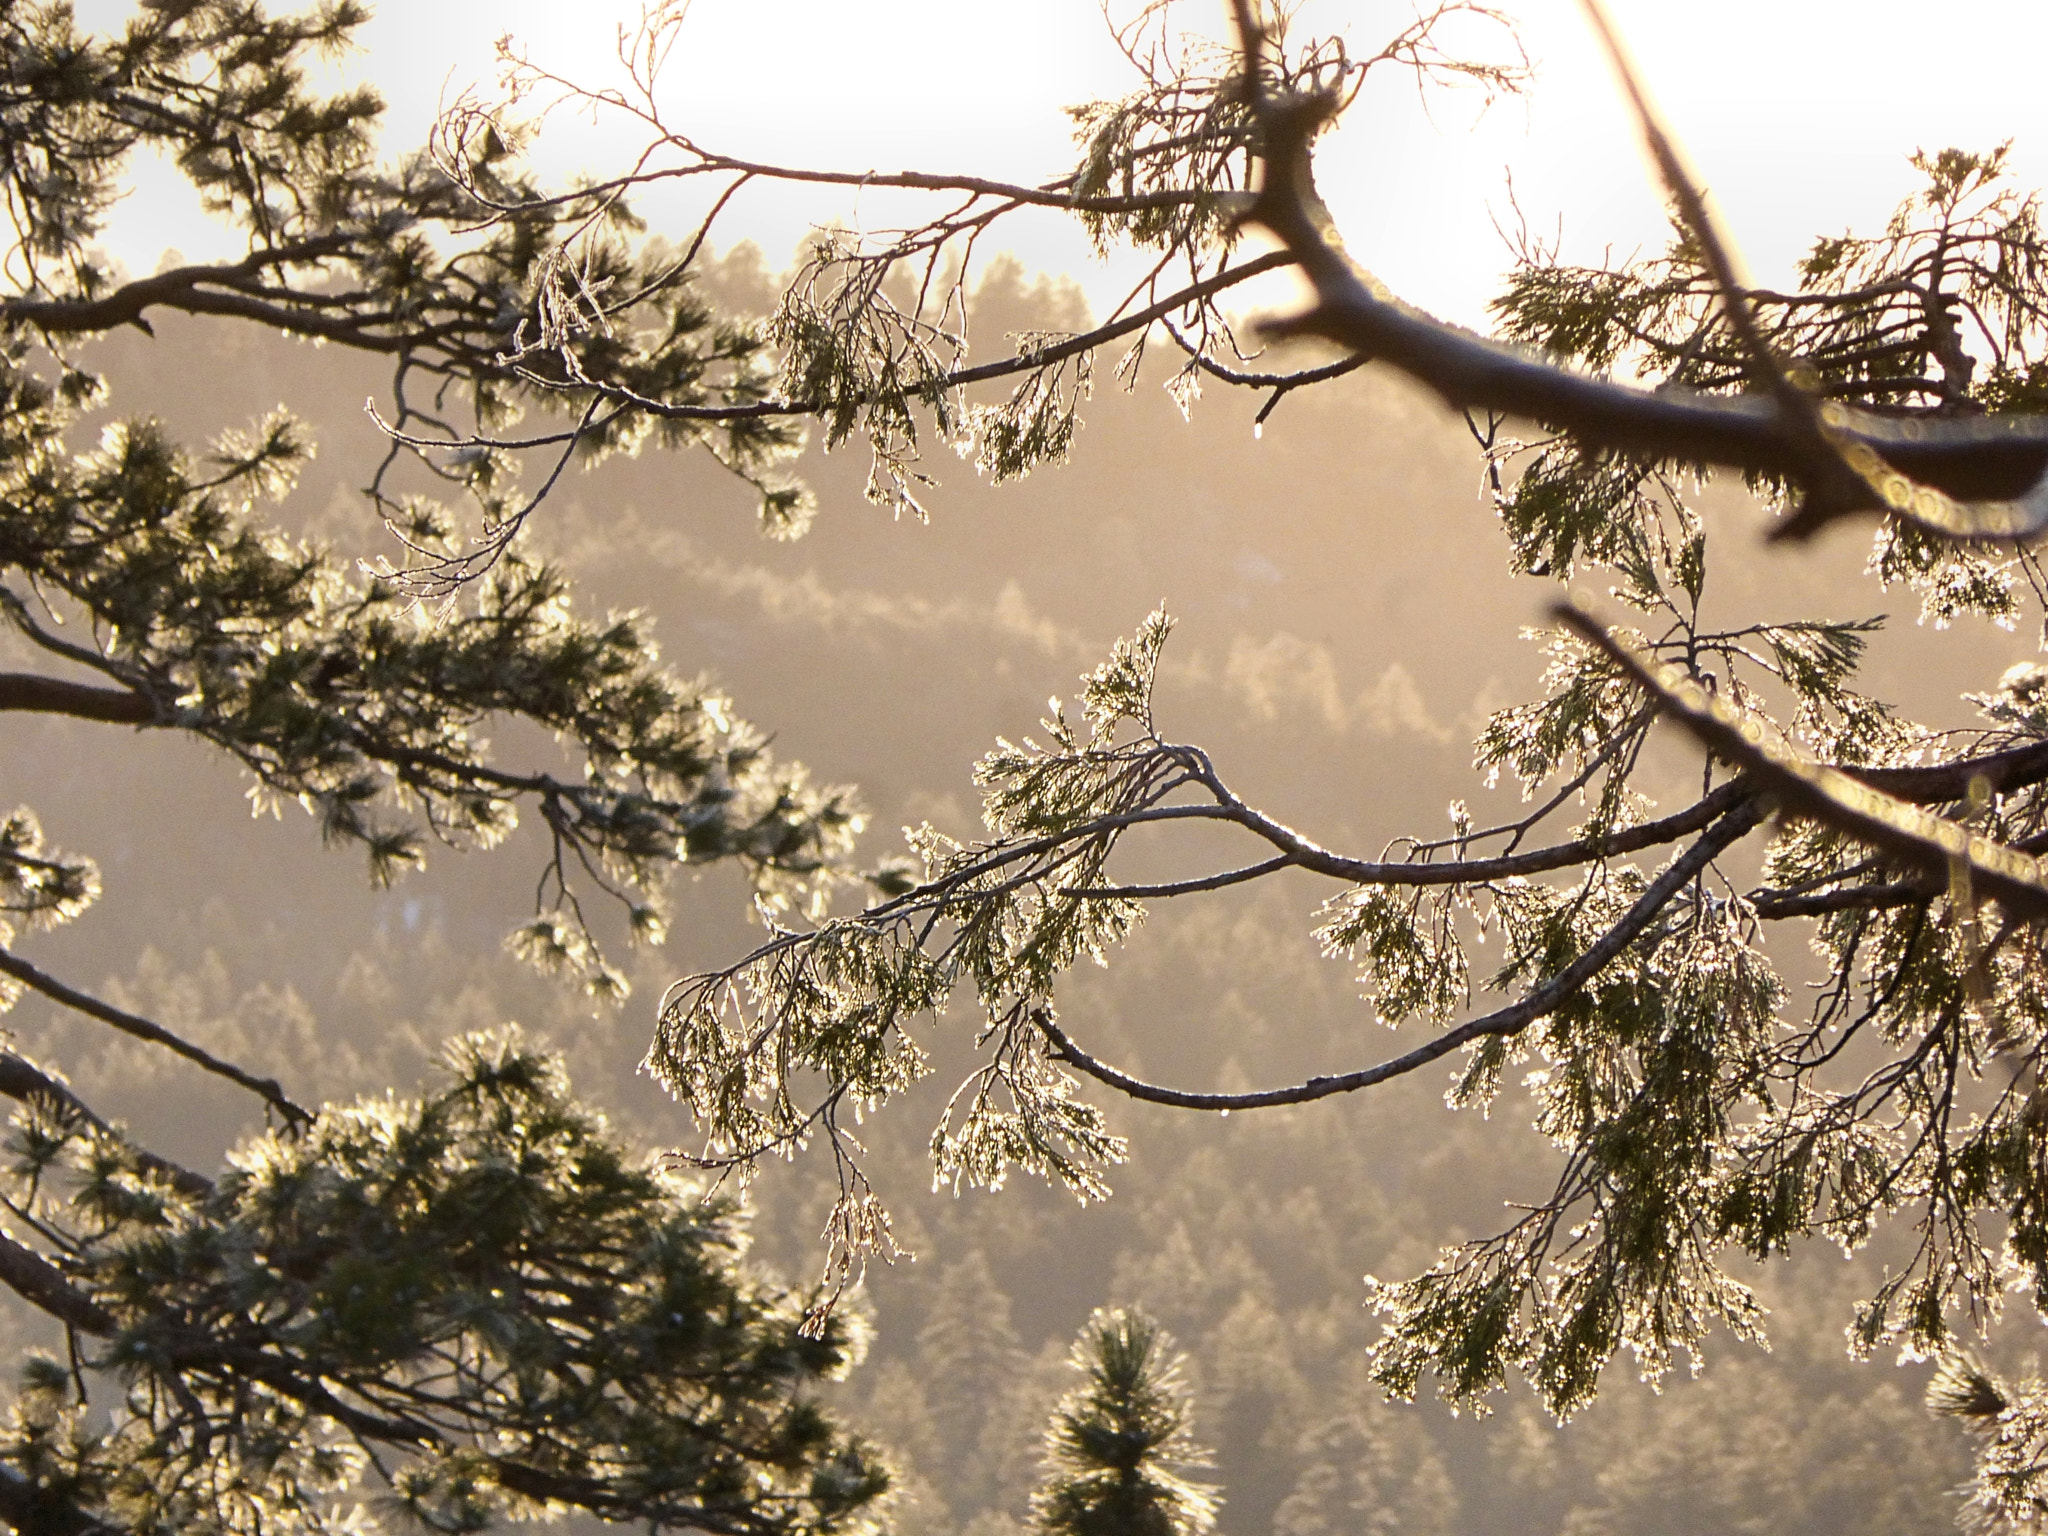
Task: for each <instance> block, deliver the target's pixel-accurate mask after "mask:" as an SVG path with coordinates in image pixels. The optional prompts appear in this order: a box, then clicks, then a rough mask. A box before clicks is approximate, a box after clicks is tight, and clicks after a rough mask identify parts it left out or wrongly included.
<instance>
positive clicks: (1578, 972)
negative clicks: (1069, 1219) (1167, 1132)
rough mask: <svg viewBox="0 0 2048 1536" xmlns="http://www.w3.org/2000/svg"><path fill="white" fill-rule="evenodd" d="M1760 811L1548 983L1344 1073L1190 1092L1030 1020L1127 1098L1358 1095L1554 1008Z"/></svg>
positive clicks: (1260, 1101) (1716, 832) (1225, 1102)
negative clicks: (1115, 1063) (1100, 1056)
mask: <svg viewBox="0 0 2048 1536" xmlns="http://www.w3.org/2000/svg"><path fill="white" fill-rule="evenodd" d="M1764 815H1765V808H1764V807H1763V806H1762V805H1761V804H1760V803H1759V802H1757V801H1756V800H1754V799H1749V800H1744V801H1743V802H1741V803H1740V804H1738V805H1737V806H1736V807H1735V809H1734V810H1732V811H1729V812H1728V813H1727V814H1726V815H1725V816H1724V817H1723V818H1722V820H1721V821H1720V822H1719V823H1718V824H1716V825H1715V826H1714V827H1713V828H1712V829H1711V830H1710V831H1709V832H1708V833H1707V834H1706V836H1704V837H1702V838H1701V839H1700V840H1699V841H1698V842H1696V843H1694V844H1693V845H1692V847H1690V848H1688V849H1687V850H1686V851H1685V852H1684V853H1683V854H1681V855H1679V857H1678V858H1676V859H1675V860H1673V861H1672V863H1671V865H1670V866H1669V867H1668V868H1667V869H1666V870H1665V871H1664V872H1663V874H1661V875H1659V876H1658V877H1657V878H1656V880H1654V881H1652V882H1651V884H1650V886H1649V888H1648V889H1647V890H1645V891H1644V892H1643V894H1642V895H1641V896H1639V897H1637V898H1636V901H1635V902H1634V904H1633V905H1632V906H1630V908H1629V909H1628V911H1627V912H1626V913H1625V914H1624V915H1623V916H1622V918H1621V920H1620V921H1619V922H1617V923H1615V924H1614V926H1613V927H1611V928H1609V929H1608V930H1607V932H1606V933H1604V934H1602V935H1601V937H1600V938H1599V939H1598V940H1597V941H1596V942H1595V943H1593V944H1592V945H1591V946H1589V947H1588V948H1587V949H1586V951H1585V953H1584V954H1582V955H1580V956H1579V957H1578V959H1576V960H1574V961H1573V962H1572V963H1571V964H1570V965H1568V966H1566V967H1565V968H1564V969H1563V970H1562V971H1559V972H1558V973H1557V975H1556V976H1554V977H1552V978H1551V979H1550V980H1549V981H1546V982H1544V983H1543V984H1542V985H1540V986H1537V987H1534V988H1532V989H1530V991H1529V994H1528V995H1527V996H1526V997H1524V998H1522V999H1521V1000H1520V1001H1519V1002H1515V1003H1511V1004H1509V1005H1508V1006H1507V1007H1505V1008H1500V1009H1496V1010H1495V1011H1494V1012H1492V1013H1489V1014H1486V1015H1483V1016H1482V1017H1480V1018H1476V1019H1470V1020H1467V1021H1466V1022H1465V1023H1463V1024H1460V1025H1458V1026H1457V1027H1456V1028H1455V1029H1449V1030H1446V1031H1444V1033H1442V1034H1440V1035H1438V1036H1436V1037H1435V1038H1434V1039H1432V1040H1430V1041H1428V1042H1427V1043H1426V1044H1423V1045H1420V1046H1417V1047H1416V1048H1415V1049H1414V1050H1412V1051H1409V1052H1407V1053H1405V1054H1404V1055H1401V1056H1396V1057H1394V1058H1393V1059H1392V1060H1391V1061H1383V1062H1380V1063H1378V1064H1377V1065H1374V1066H1370V1067H1361V1068H1360V1069H1359V1070H1357V1071H1355V1072H1344V1073H1340V1074H1337V1075H1335V1076H1330V1077H1312V1078H1310V1079H1308V1081H1306V1082H1303V1083H1297V1084H1295V1085H1293V1086H1292V1087H1287V1088H1268V1089H1264V1090H1260V1091H1255V1092H1251V1093H1191V1092H1188V1091H1186V1090H1184V1089H1179V1088H1165V1087H1161V1086H1159V1085H1158V1084H1155V1083H1148V1082H1145V1081H1143V1080H1142V1079H1139V1078H1135V1077H1132V1076H1130V1075H1129V1074H1128V1073H1126V1072H1122V1071H1119V1070H1118V1069H1117V1068H1115V1067H1112V1066H1110V1065H1108V1064H1107V1063H1105V1062H1102V1061H1098V1060H1097V1059H1096V1058H1095V1057H1093V1056H1091V1055H1089V1054H1088V1053H1087V1052H1086V1051H1084V1050H1082V1049H1081V1048H1080V1047H1079V1046H1078V1045H1076V1044H1075V1043H1074V1042H1073V1041H1072V1040H1071V1039H1069V1038H1068V1037H1067V1035H1066V1034H1065V1033H1064V1032H1063V1031H1062V1030H1061V1029H1060V1027H1059V1025H1058V1024H1057V1023H1055V1022H1054V1021H1053V1018H1052V1016H1051V1014H1050V1013H1049V1012H1047V1011H1046V1010H1045V1009H1042V1008H1041V1009H1037V1010H1035V1011H1034V1012H1033V1013H1032V1015H1031V1019H1032V1022H1033V1023H1034V1024H1036V1025H1037V1026H1038V1028H1039V1029H1040V1030H1041V1031H1042V1032H1043V1033H1044V1035H1045V1037H1046V1039H1047V1040H1049V1041H1051V1042H1052V1046H1053V1055H1054V1058H1055V1059H1056V1060H1059V1061H1063V1062H1065V1063H1066V1064H1067V1065H1068V1066H1071V1067H1073V1068H1074V1069H1075V1070H1077V1071H1079V1072H1083V1073H1085V1074H1087V1075H1088V1076H1089V1077H1092V1078H1094V1079H1095V1080H1096V1081H1097V1082H1100V1083H1103V1084H1106V1085H1107V1086H1109V1087H1111V1088H1114V1089H1116V1090H1117V1092H1119V1093H1122V1094H1125V1095H1127V1096H1129V1097H1130V1098H1134V1099H1142V1100H1144V1101H1145V1102H1146V1103H1148V1104H1166V1105H1171V1106H1173V1107H1174V1108H1177V1109H1208V1110H1229V1109H1272V1108H1276V1107H1278V1106H1280V1105H1284V1104H1308V1103H1312V1102H1313V1101H1315V1100H1317V1099H1326V1098H1329V1097H1331V1096H1332V1095H1334V1094H1339V1093H1356V1092H1357V1091H1358V1090H1359V1089H1361V1088H1371V1087H1374V1086H1376V1085H1378V1084H1380V1083H1384V1082H1388V1081H1390V1080H1392V1079H1394V1078H1397V1077H1405V1076H1407V1075H1408V1074H1409V1073H1410V1072H1413V1071H1415V1070H1416V1069H1418V1068H1420V1067H1426V1066H1428V1065H1429V1064H1430V1063H1431V1062H1433V1061H1438V1060H1441V1059H1442V1058H1443V1057H1445V1056H1448V1055H1449V1054H1450V1053H1451V1052H1452V1051H1455V1050H1458V1049H1459V1048H1460V1047H1462V1046H1466V1045H1469V1044H1471V1043H1472V1042H1473V1041H1475V1040H1481V1039H1484V1038H1486V1037H1487V1036H1489V1035H1516V1034H1520V1033H1521V1032H1522V1031H1523V1030H1524V1029H1526V1028H1528V1027H1529V1026H1530V1025H1531V1024H1533V1023H1535V1022H1536V1021H1537V1020H1538V1019H1541V1018H1543V1017H1545V1016H1546V1015H1548V1014H1550V1013H1551V1012H1553V1011H1555V1010H1556V1009H1557V1008H1558V1007H1559V1006H1561V1005H1562V1004H1563V1003H1565V1002H1566V1001H1568V1000H1569V999H1570V998H1571V997H1572V996H1573V995H1575V994H1576V993H1577V992H1578V991H1579V990H1580V988H1582V987H1584V986H1585V985H1586V984H1587V983H1588V982H1589V981H1591V980H1592V979H1593V978H1594V977H1595V976H1597V975H1599V973H1600V972H1601V971H1602V970H1603V969H1604V968H1605V967H1606V966H1607V964H1608V962H1610V961H1611V960H1613V959H1614V958H1615V957H1616V956H1618V955H1619V954H1620V953H1621V952H1622V951H1623V950H1624V949H1626V948H1627V947H1628V946H1629V945H1630V944H1631V943H1633V942H1634V941H1635V940H1636V939H1637V938H1638V937H1640V936H1641V934H1642V932H1643V930H1644V929H1646V928H1648V927H1649V925H1650V924H1651V922H1652V921H1654V920H1655V918H1656V916H1657V914H1658V913H1659V912H1661V911H1663V910H1664V908H1665V906H1666V905H1668V904H1669V902H1670V901H1671V898H1672V897H1673V896H1675V895H1677V894H1678V892H1679V891H1681V890H1683V889H1684V888H1685V887H1686V885H1687V884H1689V883H1690V882H1691V881H1692V880H1693V879H1694V878H1696V877H1697V876H1698V875H1699V874H1700V873H1701V872H1702V871H1704V870H1705V869H1706V867H1707V866H1708V865H1709V864H1711V863H1712V862H1713V861H1714V860H1715V859H1716V858H1718V857H1719V856H1720V855H1721V854H1722V853H1724V852H1725V851H1726V850H1727V849H1729V848H1731V847H1733V846H1734V845H1735V844H1736V843H1737V842H1740V841H1741V840H1742V839H1743V838H1744V837H1746V836H1748V835H1749V833H1750V832H1751V831H1753V830H1754V829H1755V828H1756V826H1757V824H1758V823H1759V822H1761V821H1762V820H1763V819H1764Z"/></svg>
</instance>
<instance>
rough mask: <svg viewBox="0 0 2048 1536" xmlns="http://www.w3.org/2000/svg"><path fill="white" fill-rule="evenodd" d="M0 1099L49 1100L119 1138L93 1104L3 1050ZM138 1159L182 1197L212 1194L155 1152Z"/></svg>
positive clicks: (204, 1182)
mask: <svg viewBox="0 0 2048 1536" xmlns="http://www.w3.org/2000/svg"><path fill="white" fill-rule="evenodd" d="M0 1095H5V1096H6V1097H7V1098H10V1099H14V1100H16V1101H17V1102H19V1103H23V1104H28V1103H32V1102H34V1101H35V1100H37V1099H48V1100H49V1101H50V1102H51V1103H53V1104H56V1105H59V1106H61V1107H62V1108H63V1109H64V1110H65V1111H66V1112H67V1113H69V1114H72V1115H76V1116H77V1117H78V1118H79V1119H81V1120H83V1121H84V1122H85V1123H86V1124H87V1125H90V1126H92V1127H93V1128H94V1129H96V1130H100V1131H104V1132H107V1133H109V1134H116V1133H115V1132H114V1128H113V1127H112V1126H110V1125H109V1124H108V1123H107V1122H106V1121H105V1120H104V1119H102V1118H101V1117H100V1115H99V1114H98V1113H97V1112H96V1111H94V1109H93V1107H92V1106H91V1105H90V1104H88V1103H86V1102H85V1100H83V1099H81V1098H80V1097H79V1096H78V1095H77V1094H75V1093H73V1092H72V1091H71V1090H70V1089H69V1088H67V1087H66V1086H65V1085H64V1084H63V1083H60V1082H59V1081H57V1079H56V1078H54V1077H52V1076H50V1074H49V1073H47V1072H45V1071H44V1070H43V1069H42V1068H41V1067H39V1066H37V1065H36V1064H35V1063H34V1062H32V1061H30V1060H29V1059H28V1058H27V1057H26V1056H19V1055H16V1054H15V1053H14V1052H13V1051H8V1050H0ZM135 1157H136V1161H137V1162H138V1163H139V1164H141V1166H142V1167H143V1168H145V1169H147V1170H148V1171H149V1172H151V1173H154V1174H158V1175H160V1176H161V1177H163V1178H164V1179H165V1180H167V1181H168V1182H169V1183H170V1184H172V1185H173V1186H174V1187H175V1188H176V1189H178V1191H179V1192H180V1193H182V1194H187V1195H192V1196H195V1197H198V1198H204V1197H205V1196H207V1195H209V1194H211V1193H213V1181H212V1180H211V1179H208V1178H204V1177H202V1176H201V1175H199V1174H196V1173H194V1172H192V1170H191V1169H189V1168H185V1167H182V1166H180V1165H179V1164H177V1163H174V1162H172V1161H171V1160H170V1159H169V1158H165V1157H158V1156H157V1155H156V1154H155V1153H154V1152H147V1151H143V1150H142V1149H140V1148H137V1149H136V1153H135Z"/></svg>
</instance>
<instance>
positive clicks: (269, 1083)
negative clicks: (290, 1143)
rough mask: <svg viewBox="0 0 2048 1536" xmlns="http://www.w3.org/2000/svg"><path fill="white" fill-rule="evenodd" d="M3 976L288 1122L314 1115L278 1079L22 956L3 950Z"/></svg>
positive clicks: (0, 969) (0, 965)
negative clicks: (200, 1072)
mask: <svg viewBox="0 0 2048 1536" xmlns="http://www.w3.org/2000/svg"><path fill="white" fill-rule="evenodd" d="M0 975H5V976H12V977H13V978H14V979H15V980H16V981H18V982H21V983H22V984H24V985H25V986H29V987H33V988H34V989H35V990H36V991H38V992H40V993H42V994H43V996H45V997H47V998H50V999H52V1000H54V1001H56V1002H60V1003H62V1004H63V1005H64V1006H65V1007H67V1008H71V1009H75V1010H76V1011H78V1012H79V1013H82V1014H84V1015H86V1016H87V1017H88V1018H94V1019H98V1020H99V1021H100V1022H101V1023H102V1024H111V1025H113V1027H114V1028H116V1029H118V1030H120V1031H121V1032H122V1033H123V1034H125V1035H133V1036H134V1037H135V1038H136V1039H138V1040H147V1041H149V1042H150V1044H152V1045H161V1046H163V1047H164V1048H165V1049H166V1050H170V1051H175V1052H176V1053H177V1054H178V1055H180V1056H182V1057H184V1058H185V1059H186V1060H187V1061H189V1062H192V1063H193V1064H194V1065H195V1066H199V1067H203V1068H204V1069H205V1070H206V1071H208V1072H211V1073H213V1074H215V1075H216V1076H218V1077H224V1078H226V1079H227V1080H228V1081H229V1082H231V1083H237V1084H239V1085H241V1086H242V1087H244V1088H247V1089H248V1090H249V1091H250V1092H251V1093H254V1094H257V1095H258V1096H260V1097H261V1098H262V1099H263V1100H264V1102H265V1103H267V1104H269V1105H270V1106H271V1107H272V1108H273V1109H275V1110H277V1111H278V1113H280V1114H282V1115H283V1116H284V1117H285V1119H286V1120H287V1121H289V1122H294V1123H296V1122H301V1121H306V1120H310V1119H312V1118H313V1117H312V1116H311V1115H310V1114H309V1113H308V1112H307V1111H306V1110H304V1109H302V1108H300V1107H299V1106H298V1105H297V1104H294V1103H293V1102H292V1101H291V1100H290V1099H289V1098H287V1097H286V1096H285V1091H284V1089H283V1087H282V1086H280V1085H279V1083H278V1082H277V1080H276V1079H275V1078H269V1077H256V1076H254V1075H252V1074H250V1073H248V1072H244V1071H243V1070H242V1069H241V1068H240V1067H238V1066H236V1065H235V1064H234V1063H233V1062H231V1061H223V1060H221V1059H220V1058H219V1057H218V1056H215V1055H213V1054H212V1053H210V1052H208V1051H205V1050H202V1049H200V1047H198V1046H196V1045H194V1044H192V1042H191V1041H189V1040H185V1039H182V1038H180V1037H179V1036H177V1035H174V1034H172V1033H171V1032H170V1031H169V1030H168V1029H165V1028H164V1027H163V1026H162V1025H161V1024H155V1023H152V1022H150V1021H149V1020H148V1019H145V1018H143V1017H142V1016H141V1015H139V1014H133V1013H129V1012H127V1011H126V1010H124V1009H120V1008H116V1007H115V1006H114V1005H113V1004H111V1003H103V1002H101V1001H100V1000H99V999H98V998H96V997H94V996H92V995H91V994H90V993H86V992H81V991H79V990H78V989H77V988H76V987H73V986H68V985H66V984H65V983H64V982H61V981H59V980H58V979H57V978H56V977H54V976H52V975H51V974H50V973H49V972H47V971H44V970H40V969H38V968H37V967H36V966H33V965H31V964H29V962H28V961H26V960H24V959H22V958H21V957H20V956H19V955H15V954H13V953H11V952H9V951H7V950H0Z"/></svg>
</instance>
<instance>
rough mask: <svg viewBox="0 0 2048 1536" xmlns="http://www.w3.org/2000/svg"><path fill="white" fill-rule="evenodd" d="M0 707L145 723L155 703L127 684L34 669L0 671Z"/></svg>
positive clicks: (153, 713) (152, 716)
mask: <svg viewBox="0 0 2048 1536" xmlns="http://www.w3.org/2000/svg"><path fill="white" fill-rule="evenodd" d="M0 710H20V711H32V712H35V713H38V714H46V715H70V716H71V717H72V718H73V719H76V720H104V721H107V722H109V723H111V724H115V725H148V724H150V723H151V722H152V721H154V720H155V719H156V704H155V702H154V701H153V700H151V699H148V698H145V697H144V696H143V695H142V694H139V693H135V692H132V691H130V690H129V689H126V688H95V687H93V686H92V685H91V684H89V683H72V682H66V681H64V680H63V679H61V678H55V677H44V676H42V675H41V674H39V673H34V672H0Z"/></svg>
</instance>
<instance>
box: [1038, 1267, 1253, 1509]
mask: <svg viewBox="0 0 2048 1536" xmlns="http://www.w3.org/2000/svg"><path fill="white" fill-rule="evenodd" d="M1184 1358H1185V1357H1184V1356H1182V1355H1181V1354H1180V1352H1179V1351H1177V1350H1176V1349H1175V1348H1174V1347H1173V1338H1172V1335H1170V1334H1168V1333H1167V1332H1166V1331H1165V1330H1164V1329H1162V1328H1161V1327H1160V1326H1159V1325H1158V1324H1157V1323H1155V1322H1154V1321H1153V1320H1152V1319H1151V1318H1149V1317H1147V1316H1146V1315H1145V1314H1144V1313H1142V1312H1138V1311H1133V1310H1126V1309H1124V1308H1121V1307H1118V1308H1105V1309H1102V1310H1098V1311H1097V1312H1096V1313H1095V1315H1094V1316H1093V1317H1091V1318H1089V1320H1088V1325H1087V1327H1085V1328H1083V1329H1082V1330H1081V1335H1080V1337H1079V1338H1078V1339H1076V1340H1075V1341H1074V1351H1073V1355H1072V1361H1073V1365H1074V1368H1075V1369H1076V1370H1079V1371H1085V1372H1086V1373H1087V1376H1088V1382H1087V1385H1086V1386H1083V1387H1078V1388H1076V1389H1075V1390H1074V1391H1072V1392H1070V1393H1068V1394H1067V1396H1066V1397H1065V1398H1063V1399H1062V1400H1061V1401H1060V1405H1059V1407H1058V1408H1056V1409H1054V1410H1053V1415H1052V1422H1051V1424H1050V1425H1048V1427H1047V1429H1046V1437H1045V1440H1046V1448H1045V1467H1046V1476H1045V1481H1044V1482H1043V1483H1042V1484H1041V1485H1040V1486H1039V1490H1038V1492H1037V1493H1036V1494H1034V1495H1033V1496H1032V1500H1031V1513H1032V1517H1033V1519H1032V1523H1033V1526H1034V1527H1035V1529H1036V1530H1037V1531H1039V1532H1040V1533H1042V1536H1201V1533H1203V1532H1206V1531H1208V1530H1210V1529H1211V1528H1213V1527H1214V1525H1215V1523H1216V1509H1217V1506H1218V1505H1220V1504H1221V1503H1222V1502H1223V1500H1222V1497H1221V1494H1220V1492H1219V1490H1218V1489H1217V1488H1216V1487H1215V1485H1214V1484H1211V1483H1198V1482H1194V1481H1192V1480H1190V1479H1189V1478H1187V1477H1184V1476H1183V1475H1182V1473H1183V1472H1184V1471H1186V1470H1188V1469H1190V1468H1194V1467H1206V1466H1208V1465H1210V1461H1209V1455H1208V1452H1207V1451H1206V1450H1204V1449H1203V1448H1202V1447H1201V1446H1200V1445H1199V1444H1197V1443H1196V1441H1195V1439H1194V1437H1193V1436H1192V1434H1191V1433H1190V1432H1189V1428H1188V1424H1189V1420H1190V1418H1191V1417H1192V1415H1193V1407H1194V1403H1193V1394H1192V1393H1191V1392H1190V1391H1189V1390H1188V1387H1187V1384H1186V1381H1185V1380H1184V1378H1183V1375H1182V1370H1181V1366H1182V1361H1183V1359H1184Z"/></svg>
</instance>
